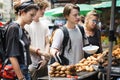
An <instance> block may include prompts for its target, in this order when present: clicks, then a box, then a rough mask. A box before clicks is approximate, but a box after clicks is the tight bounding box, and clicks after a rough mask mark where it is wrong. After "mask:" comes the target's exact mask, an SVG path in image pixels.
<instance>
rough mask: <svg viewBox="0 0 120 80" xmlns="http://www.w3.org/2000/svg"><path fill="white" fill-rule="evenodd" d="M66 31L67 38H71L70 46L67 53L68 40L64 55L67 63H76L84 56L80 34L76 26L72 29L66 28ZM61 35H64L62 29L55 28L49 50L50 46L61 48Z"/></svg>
mask: <svg viewBox="0 0 120 80" xmlns="http://www.w3.org/2000/svg"><path fill="white" fill-rule="evenodd" d="M67 29H68V28H67ZM68 32H69V38H70V39H71V46H72V47H71V50H70V51H69V53H68V48H69V42H68V44H67V46H66V48H65V52H64V56H65V57H67V58H68V60H69V64H76V63H78V62H79V61H80V60H81V59H82V58H83V57H84V56H83V50H82V48H83V39H82V34H81V32H80V30H79V28H78V27H77V26H76V27H75V28H74V29H68ZM63 37H64V34H63V31H62V30H61V29H58V30H56V32H55V34H54V37H53V43H52V45H51V50H52V48H57V49H59V50H61V47H62V41H63Z"/></svg>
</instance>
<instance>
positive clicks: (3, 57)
mask: <svg viewBox="0 0 120 80" xmlns="http://www.w3.org/2000/svg"><path fill="white" fill-rule="evenodd" d="M11 26H19V24H17V23H14V22H12V21H10V22H8V23H7V24H5V25H4V26H3V27H0V61H2V63H3V65H5V64H6V63H7V61H8V59H7V54H6V45H5V43H6V34H7V31H8V30H9V29H10V27H11ZM19 37H20V38H21V37H22V31H21V29H20V28H19Z"/></svg>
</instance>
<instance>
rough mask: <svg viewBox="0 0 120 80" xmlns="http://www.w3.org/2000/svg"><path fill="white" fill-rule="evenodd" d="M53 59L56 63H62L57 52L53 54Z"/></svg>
mask: <svg viewBox="0 0 120 80" xmlns="http://www.w3.org/2000/svg"><path fill="white" fill-rule="evenodd" d="M54 59H55V61H56V62H59V63H62V60H61V58H60V53H59V52H56V53H55V56H54Z"/></svg>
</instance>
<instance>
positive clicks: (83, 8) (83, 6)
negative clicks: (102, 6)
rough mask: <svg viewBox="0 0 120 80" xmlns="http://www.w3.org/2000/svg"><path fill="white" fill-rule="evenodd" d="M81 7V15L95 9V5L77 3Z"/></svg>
mask: <svg viewBox="0 0 120 80" xmlns="http://www.w3.org/2000/svg"><path fill="white" fill-rule="evenodd" d="M77 6H79V8H80V14H81V15H86V14H87V13H88V12H89V11H91V10H95V9H94V7H93V6H91V5H89V4H77Z"/></svg>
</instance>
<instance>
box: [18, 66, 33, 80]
mask: <svg viewBox="0 0 120 80" xmlns="http://www.w3.org/2000/svg"><path fill="white" fill-rule="evenodd" d="M20 68H21V70H22V73H23V75H24V76H25V78H26V80H31V76H30V72H29V71H28V66H25V65H20Z"/></svg>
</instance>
